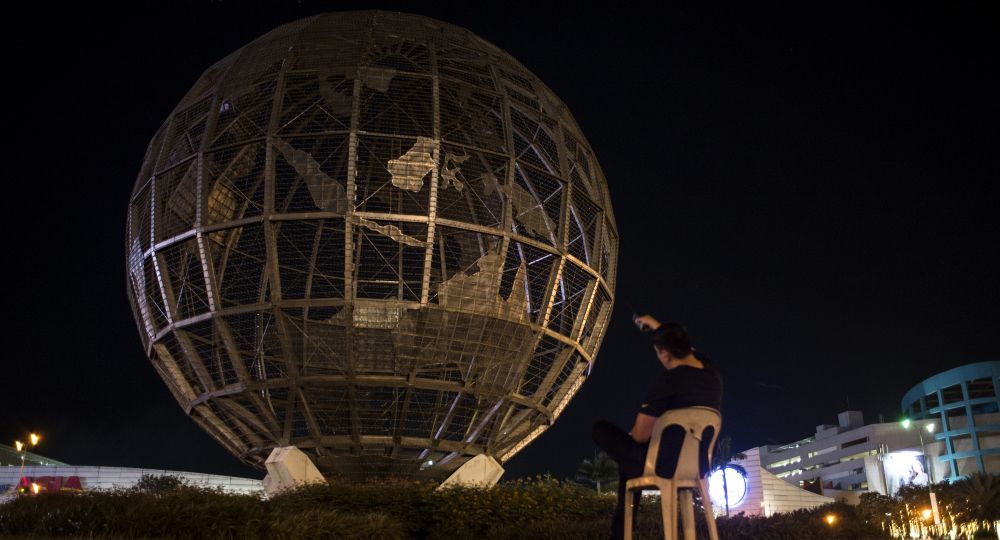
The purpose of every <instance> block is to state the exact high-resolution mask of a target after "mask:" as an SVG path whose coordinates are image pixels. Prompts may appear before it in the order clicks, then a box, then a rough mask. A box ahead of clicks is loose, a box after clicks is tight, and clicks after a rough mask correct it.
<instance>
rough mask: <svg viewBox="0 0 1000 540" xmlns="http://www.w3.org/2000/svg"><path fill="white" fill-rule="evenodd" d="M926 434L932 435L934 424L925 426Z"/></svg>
mask: <svg viewBox="0 0 1000 540" xmlns="http://www.w3.org/2000/svg"><path fill="white" fill-rule="evenodd" d="M927 433H934V422H931V423H930V424H927Z"/></svg>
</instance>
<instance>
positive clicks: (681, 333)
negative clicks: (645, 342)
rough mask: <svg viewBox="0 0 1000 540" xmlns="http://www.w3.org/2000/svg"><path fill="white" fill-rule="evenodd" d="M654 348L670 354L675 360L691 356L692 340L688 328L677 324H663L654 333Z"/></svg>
mask: <svg viewBox="0 0 1000 540" xmlns="http://www.w3.org/2000/svg"><path fill="white" fill-rule="evenodd" d="M652 337H653V347H655V348H656V349H657V350H663V351H667V352H669V353H670V356H673V357H674V358H684V357H685V356H687V355H689V354H691V351H692V349H691V339H690V338H689V337H688V333H687V328H684V325H682V324H678V323H675V322H668V323H664V324H661V325H660V327H659V328H657V329H656V330H655V331H654V332H653V336H652Z"/></svg>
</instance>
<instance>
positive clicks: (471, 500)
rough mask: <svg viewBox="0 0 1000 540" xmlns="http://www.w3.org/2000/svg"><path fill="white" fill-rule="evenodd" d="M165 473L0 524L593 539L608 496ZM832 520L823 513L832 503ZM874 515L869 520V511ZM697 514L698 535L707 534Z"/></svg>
mask: <svg viewBox="0 0 1000 540" xmlns="http://www.w3.org/2000/svg"><path fill="white" fill-rule="evenodd" d="M166 484H167V483H154V482H152V481H150V482H147V483H146V484H144V486H143V489H132V490H121V491H105V492H95V491H91V492H83V493H53V494H41V495H39V496H34V497H32V496H24V497H20V498H18V499H16V500H14V501H12V502H10V503H7V504H4V505H0V536H20V537H27V538H48V537H89V538H93V537H97V538H212V539H216V538H223V539H224V538H232V539H237V538H240V539H242V538H248V539H249V538H276V539H299V538H309V539H313V538H320V539H322V538H338V539H361V538H364V539H375V538H378V539H383V538H384V539H409V538H429V539H463V538H469V539H473V538H474V539H480V538H482V539H486V540H501V539H503V540H506V539H529V540H530V539H543V538H544V539H548V538H556V539H558V538H567V539H569V538H572V539H583V540H586V539H598V538H606V537H607V536H608V532H609V527H610V523H611V514H612V512H613V510H614V504H615V496H614V494H610V495H607V494H605V495H599V494H597V493H596V492H595V491H594V490H591V489H587V488H585V487H582V486H579V485H575V484H571V483H564V482H559V481H556V480H553V479H551V478H537V479H534V480H529V481H513V482H504V483H501V484H499V485H498V486H496V487H494V488H490V489H479V488H467V487H459V488H452V489H446V490H441V491H435V489H434V488H435V485H433V484H427V483H419V482H407V481H384V480H383V481H379V482H377V483H375V482H373V483H361V484H358V483H349V482H338V481H333V482H331V483H329V484H324V485H312V486H305V487H302V488H300V489H298V490H295V491H293V492H288V493H285V494H282V495H280V496H277V497H274V498H271V499H269V500H262V499H260V498H258V497H254V496H249V495H230V494H225V493H221V492H219V491H212V490H203V489H196V488H192V487H188V486H184V485H180V484H178V485H175V486H172V487H171V486H169V485H166ZM831 512H832V513H836V514H837V515H838V517H839V519H838V521H837V524H836V526H834V527H831V526H829V525H827V524H826V523H824V522H823V517H824V516H825V515H826V514H828V513H831ZM717 523H718V526H719V532H720V536H721V537H722V538H723V539H741V540H742V539H762V540H767V539H774V540H780V539H808V538H844V539H847V538H850V539H865V538H884V537H886V536H883V533H882V528H881V527H880V526H878V525H872V524H869V522H866V519H865V516H863V515H861V513H859V512H858V511H857V509H854V508H851V507H849V506H846V505H841V504H835V505H828V506H827V507H822V508H817V509H813V510H808V511H799V512H795V513H791V514H783V515H776V516H772V517H769V518H762V517H744V516H733V517H731V518H728V519H727V518H718V519H717ZM870 523H874V521H870ZM662 537H663V536H662V530H661V521H660V513H659V501H658V500H655V498H654V499H649V500H645V501H644V502H643V504H642V506H641V508H640V515H639V520H638V522H637V524H636V538H649V539H652V538H662ZM705 537H707V535H706V534H705V523H704V518H703V517H702V516H699V538H705Z"/></svg>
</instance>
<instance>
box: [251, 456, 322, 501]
mask: <svg viewBox="0 0 1000 540" xmlns="http://www.w3.org/2000/svg"><path fill="white" fill-rule="evenodd" d="M264 465H265V466H266V467H267V476H265V477H264V481H263V486H264V493H266V494H267V496H268V497H271V496H274V495H277V494H278V493H281V492H282V491H286V490H289V489H294V488H296V487H298V486H301V485H305V484H315V483H321V482H326V479H325V478H323V475H322V474H320V472H319V469H317V468H316V465H314V464H313V462H312V460H310V459H309V456H307V455H305V454H303V453H302V450H299V449H298V448H296V447H294V446H282V447H278V448H275V449H274V450H272V451H271V455H270V456H268V457H267V461H266V462H264Z"/></svg>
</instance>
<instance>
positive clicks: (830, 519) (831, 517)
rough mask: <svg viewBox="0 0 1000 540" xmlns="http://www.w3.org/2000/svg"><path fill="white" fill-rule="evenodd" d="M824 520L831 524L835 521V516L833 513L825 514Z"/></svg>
mask: <svg viewBox="0 0 1000 540" xmlns="http://www.w3.org/2000/svg"><path fill="white" fill-rule="evenodd" d="M824 520H825V521H826V524H827V525H833V524H834V523H836V522H837V516H835V515H833V514H827V515H826V517H825V518H824Z"/></svg>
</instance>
